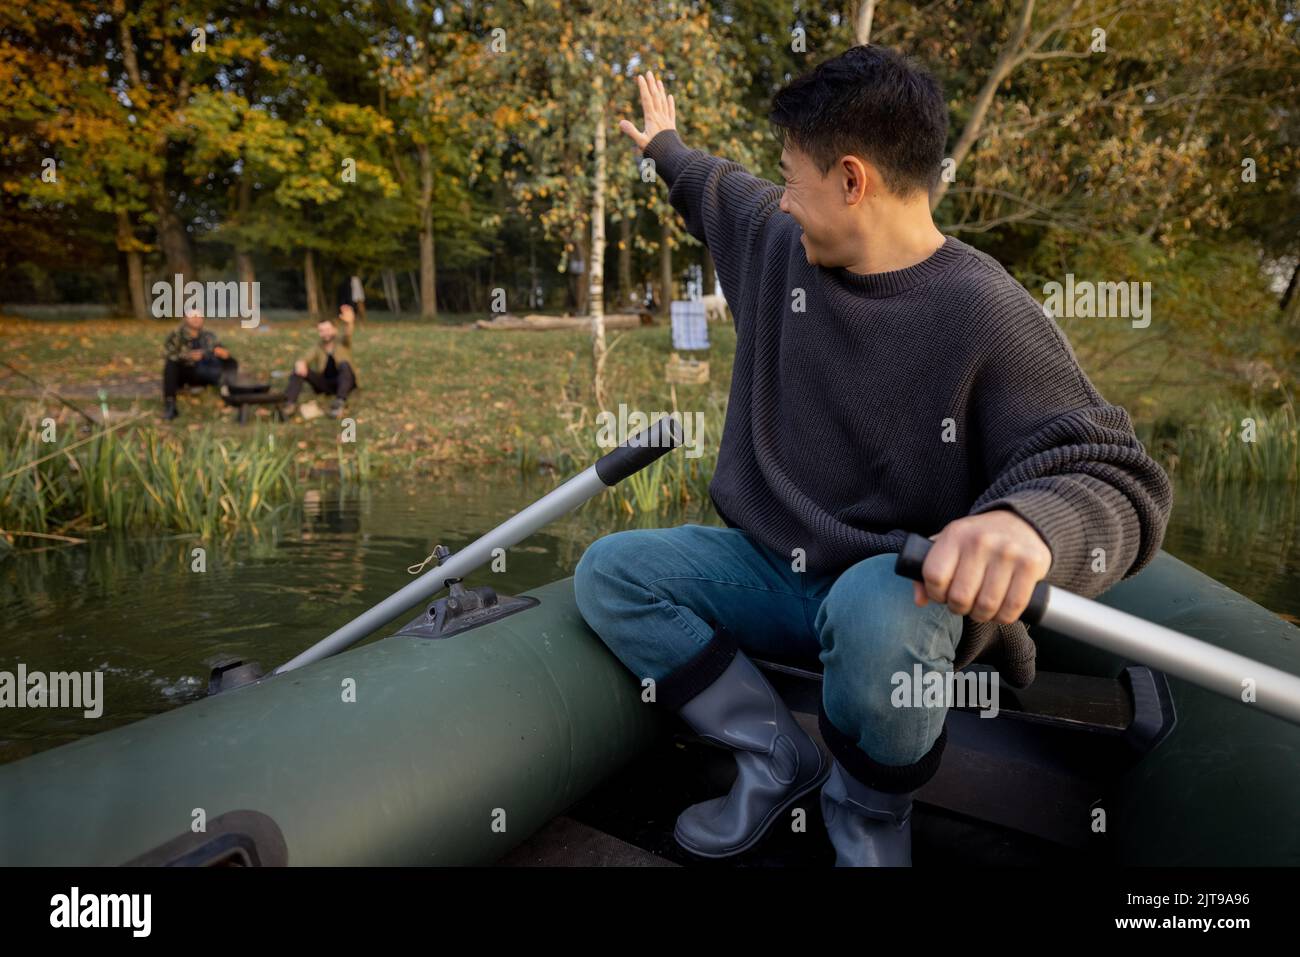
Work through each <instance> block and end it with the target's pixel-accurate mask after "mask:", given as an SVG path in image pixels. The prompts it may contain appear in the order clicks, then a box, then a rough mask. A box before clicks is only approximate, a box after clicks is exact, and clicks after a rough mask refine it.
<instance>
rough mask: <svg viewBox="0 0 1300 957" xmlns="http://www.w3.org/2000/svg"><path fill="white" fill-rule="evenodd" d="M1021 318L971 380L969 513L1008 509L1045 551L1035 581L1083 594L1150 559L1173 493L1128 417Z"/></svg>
mask: <svg viewBox="0 0 1300 957" xmlns="http://www.w3.org/2000/svg"><path fill="white" fill-rule="evenodd" d="M1022 315H1023V313H1022ZM1024 319H1025V321H1024V322H1023V323H1022V324H1020V325H1018V326H1017V327H1016V331H1015V333H1014V335H1011V336H1008V337H1006V339H1005V341H1003V342H1002V343H1000V344H999V347H998V348H996V349H993V350H991V351H990V355H989V357H988V358H987V359H986V360H985V362H984V364H983V368H982V369H981V370H980V372H979V374H978V375H977V376H976V381H975V386H974V410H975V422H974V426H975V428H976V429H977V444H978V446H979V448H980V450H981V454H980V458H982V460H983V465H984V469H985V473H986V475H987V477H988V479H989V484H988V488H987V490H986V491H985V492H984V494H983V495H981V496H980V497H979V499H978V500H977V501H976V502H975V504H974V506H973V507H972V509H971V514H972V515H974V514H980V513H983V512H988V511H990V510H992V509H998V508H1005V509H1010V510H1011V511H1013V512H1015V513H1016V514H1017V515H1019V516H1020V517H1021V518H1023V519H1024V520H1025V521H1027V522H1028V523H1029V524H1030V525H1032V526H1033V527H1034V529H1035V530H1036V531H1037V532H1038V533H1039V535H1040V536H1041V537H1042V539H1043V541H1045V542H1046V543H1047V546H1048V547H1049V548H1050V549H1051V551H1052V566H1051V569H1050V571H1049V572H1048V575H1047V581H1048V582H1050V583H1051V584H1053V585H1059V586H1061V587H1063V588H1066V589H1068V590H1070V591H1074V592H1077V593H1079V594H1081V595H1084V596H1087V597H1093V596H1096V595H1099V594H1101V593H1102V592H1103V591H1105V590H1106V589H1107V588H1109V587H1110V586H1111V585H1113V584H1115V583H1116V582H1118V581H1120V580H1121V579H1123V578H1127V577H1128V576H1130V575H1133V574H1136V573H1137V572H1138V571H1139V570H1140V569H1141V568H1142V567H1143V566H1145V565H1146V564H1147V562H1149V561H1150V560H1151V559H1152V558H1154V557H1155V554H1156V552H1157V551H1159V549H1160V544H1161V542H1162V540H1163V538H1164V532H1165V526H1166V524H1167V522H1168V520H1169V510H1170V507H1171V505H1172V502H1173V494H1172V490H1171V487H1170V484H1169V478H1168V476H1166V475H1165V473H1164V470H1162V469H1161V468H1160V466H1159V465H1157V464H1156V463H1155V462H1154V461H1153V460H1152V459H1151V457H1150V456H1148V455H1147V453H1146V451H1145V450H1144V449H1143V447H1142V443H1141V442H1139V441H1138V439H1137V437H1136V436H1135V435H1134V433H1133V426H1132V423H1131V422H1130V420H1129V416H1128V413H1127V412H1125V411H1124V409H1122V408H1120V407H1118V406H1114V405H1110V404H1108V403H1107V402H1105V400H1103V399H1102V397H1101V395H1100V394H1099V393H1098V392H1097V391H1096V389H1095V388H1093V386H1092V384H1091V383H1090V382H1089V381H1088V379H1087V377H1086V376H1085V375H1084V374H1083V370H1082V369H1080V368H1079V366H1078V362H1077V360H1076V359H1075V357H1074V353H1073V351H1072V350H1071V349H1070V347H1069V345H1068V343H1066V341H1065V339H1064V337H1063V336H1062V335H1061V333H1060V330H1059V329H1057V328H1056V326H1055V324H1054V323H1052V321H1051V320H1050V319H1047V318H1046V317H1045V316H1043V315H1042V313H1041V312H1040V311H1037V310H1034V315H1025V316H1024Z"/></svg>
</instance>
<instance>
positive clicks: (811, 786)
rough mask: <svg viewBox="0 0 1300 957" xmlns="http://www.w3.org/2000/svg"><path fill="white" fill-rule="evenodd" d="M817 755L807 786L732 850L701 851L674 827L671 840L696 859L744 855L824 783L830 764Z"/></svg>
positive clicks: (792, 796) (782, 803)
mask: <svg viewBox="0 0 1300 957" xmlns="http://www.w3.org/2000/svg"><path fill="white" fill-rule="evenodd" d="M817 753H818V754H819V755H821V764H820V765H819V766H818V768H817V774H816V776H815V777H813V779H812V780H811V781H810V782H809V783H808V784H805V785H804V786H803V787H801V788H800V789H799V790H797V791H795V792H794V793H793V794H791V795H790V796H789V797H788V798H786V799H785V800H784V801H782V802H781V803H780V804H778V805H776V807H774V808H772V810H771V811H769V812H768V813H767V816H766V817H764V818H763V823H762V824H760V825H759V826H758V827H757V828H756V829H755V830H754V833H753V834H751V835H750V836H749V837H748V838H746V839H745V842H744V843H743V844H737V845H736V846H735V847H734V848H732V849H731V850H727V851H703V850H700V849H699V848H696V847H692V846H691V845H690V844H687V843H686V842H685V841H683V840H682V837H681V835H680V834H678V833H677V828H676V827H674V828H673V840H674V841H676V842H677V845H678V846H679V847H680V848H681V849H682V850H684V851H687V852H689V853H691V854H694V855H695V856H696V857H705V858H708V859H710V860H721V859H722V858H726V857H735V856H736V855H737V854H744V853H745V852H746V851H747V850H749V849H750V848H751V847H753V846H754V845H755V844H757V843H758V842H759V841H761V840H762V839H763V838H764V837H765V836H766V835H767V831H768V828H770V827H771V826H772V823H773V822H774V821H775V820H776V819H777V817H778V816H780V815H781V814H783V813H784V812H785V811H787V810H789V808H790V806H791V805H793V804H796V803H798V802H799V800H800V799H801V798H803V797H805V796H807V795H808V794H810V793H811V792H813V791H815V790H817V789H818V788H819V787H821V786H822V785H823V784H825V783H826V779H827V778H829V777H830V776H831V762H830V761H829V760H828V759H827V757H826V754H825V753H824V752H823V751H822V749H821V748H818V749H817Z"/></svg>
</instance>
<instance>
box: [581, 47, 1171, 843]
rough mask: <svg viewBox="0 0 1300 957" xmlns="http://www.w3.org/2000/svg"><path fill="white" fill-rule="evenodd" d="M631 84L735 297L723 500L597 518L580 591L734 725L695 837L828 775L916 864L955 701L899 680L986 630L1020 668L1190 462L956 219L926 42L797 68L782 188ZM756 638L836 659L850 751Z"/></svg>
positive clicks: (860, 828) (834, 695)
mask: <svg viewBox="0 0 1300 957" xmlns="http://www.w3.org/2000/svg"><path fill="white" fill-rule="evenodd" d="M637 84H638V87H639V91H640V96H641V105H642V109H643V113H644V129H643V130H641V129H637V127H636V126H635V125H634V124H633V123H631V122H630V121H628V120H624V121H623V122H622V123H621V128H622V130H623V132H624V133H626V134H627V135H628V136H629V137H630V138H631V139H632V140H633V141H634V142H635V143H636V146H637V147H638V148H639V149H640V150H641V152H642V153H643V154H644V156H645V157H646V158H648V159H649V160H651V161H652V162H653V164H654V169H655V171H656V174H657V178H659V179H662V180H663V181H664V182H665V184H666V185H667V186H668V188H669V193H668V196H669V200H670V201H671V202H672V204H673V206H674V207H675V208H676V209H677V211H678V212H679V213H680V214H681V215H682V217H683V218H684V220H685V223H686V227H687V228H688V230H689V231H690V233H691V235H693V236H695V238H697V239H698V240H700V241H701V242H703V243H704V244H705V245H706V246H707V247H708V249H709V251H710V252H711V253H712V254H713V258H714V261H715V263H716V264H717V271H718V275H719V277H720V278H721V281H722V287H723V291H724V292H725V294H726V298H727V302H728V303H729V304H730V306H731V309H732V313H733V316H734V319H735V327H736V335H737V342H736V358H735V368H734V372H733V377H732V384H731V396H730V403H729V406H728V409H727V418H726V425H725V428H724V431H723V436H722V443H721V447H720V450H719V457H718V464H717V469H716V471H715V473H714V476H713V480H712V484H711V485H710V496H711V498H712V500H713V503H714V505H715V506H716V508H717V510H718V513H719V515H720V516H721V517H722V519H723V521H724V522H725V523H726V526H727V527H725V528H708V527H701V526H697V525H686V526H682V527H679V528H670V529H660V530H636V531H625V532H619V533H617V534H614V535H610V536H607V537H605V538H603V539H600V540H599V541H597V542H595V543H593V545H592V546H591V547H590V548H589V549H588V550H587V552H586V554H585V555H584V556H583V558H582V561H581V562H580V563H579V565H578V569H577V573H576V584H575V587H576V593H577V600H578V605H579V608H580V609H581V611H582V614H583V616H584V617H585V618H586V620H587V622H588V623H589V624H590V625H591V627H592V629H593V630H594V631H596V633H597V634H599V635H600V637H601V639H602V640H603V641H604V642H605V643H606V644H607V645H608V646H609V647H610V649H611V650H612V651H613V652H614V654H615V655H617V656H618V657H619V659H620V660H621V661H622V662H623V663H624V664H625V665H626V666H627V667H628V668H629V669H631V671H632V672H633V673H634V674H635V675H637V676H638V678H640V679H641V680H642V681H643V682H647V679H648V683H647V687H653V688H654V698H655V701H656V703H657V704H658V705H660V706H664V707H667V708H670V709H672V710H674V711H676V712H677V713H679V714H680V716H681V717H682V718H683V719H684V720H685V721H686V723H687V724H688V725H690V727H691V728H692V729H694V730H695V731H696V732H697V733H698V734H700V735H701V736H703V737H705V738H707V739H710V740H712V741H714V742H716V743H719V744H722V745H724V746H727V747H729V748H731V749H732V750H733V751H734V753H735V758H736V763H737V768H738V775H737V777H736V781H735V784H734V786H733V787H732V788H731V791H730V793H728V794H727V795H725V796H723V797H719V798H716V799H714V800H711V801H706V802H704V803H702V804H697V805H694V806H693V807H689V808H687V809H686V810H684V811H683V812H682V813H681V815H680V817H679V818H678V820H677V825H676V829H675V835H676V838H677V841H678V842H679V843H680V844H681V845H682V846H683V847H685V848H686V849H687V850H689V851H691V852H693V853H695V854H698V855H701V856H704V857H727V856H730V855H733V854H738V853H740V852H742V851H744V850H747V849H748V848H750V847H752V846H753V845H754V844H755V842H757V841H758V840H759V839H760V838H761V837H762V836H763V834H764V833H765V832H766V830H767V829H768V828H769V827H770V826H771V825H773V824H774V823H776V822H778V821H781V820H784V819H786V818H788V814H787V812H788V811H789V809H790V808H791V807H792V806H793V805H794V804H795V803H796V802H797V801H799V800H800V799H801V798H803V797H804V796H805V795H809V794H811V793H813V792H814V791H815V790H816V789H819V788H820V800H821V808H822V812H823V817H824V819H825V822H826V829H827V832H828V833H829V837H830V840H831V842H832V844H833V845H834V848H835V851H836V860H837V863H838V864H839V865H842V866H854V865H856V866H872V865H909V864H910V863H911V826H910V821H911V812H912V794H913V792H915V791H916V790H917V789H918V788H919V787H921V786H922V785H923V784H925V782H926V781H928V780H929V779H930V777H931V776H932V775H933V774H934V773H935V771H936V770H937V768H938V766H939V762H940V759H941V757H942V754H943V749H944V742H945V740H946V736H945V732H944V722H945V718H946V716H947V709H948V705H949V704H950V703H951V702H949V701H946V700H945V701H943V702H942V703H936V702H934V701H933V700H931V698H932V697H933V696H928V695H927V696H924V698H923V697H922V696H921V695H920V694H919V692H917V693H915V694H914V693H900V690H901V691H903V692H906V688H905V687H904V686H905V685H907V684H908V683H909V682H912V681H913V680H914V679H915V677H916V676H918V675H919V676H923V677H927V676H932V675H938V676H940V677H941V678H943V679H944V682H945V685H946V683H947V676H948V674H949V673H950V672H952V671H953V670H954V669H960V668H962V667H964V666H965V665H967V664H969V663H970V662H972V661H974V660H975V659H976V658H979V659H981V660H982V661H986V662H988V663H990V664H993V665H994V666H995V667H996V668H997V670H998V672H999V673H1000V675H1001V678H1002V680H1003V681H1006V682H1008V683H1009V684H1011V685H1012V686H1015V687H1023V686H1025V685H1027V684H1028V683H1029V682H1030V681H1031V680H1032V678H1033V674H1034V645H1033V642H1032V641H1031V640H1030V638H1029V636H1028V633H1027V631H1026V630H1025V627H1024V626H1023V625H1022V624H1020V623H1019V622H1018V621H1017V619H1018V617H1019V615H1020V614H1021V612H1022V611H1023V610H1024V608H1025V607H1026V605H1027V604H1028V601H1029V598H1030V595H1031V592H1032V589H1033V586H1034V584H1035V583H1036V582H1038V581H1039V580H1041V579H1046V580H1047V581H1049V582H1051V583H1052V584H1054V585H1059V586H1062V587H1064V588H1066V589H1069V590H1071V591H1074V592H1077V593H1080V594H1083V595H1086V596H1095V595H1097V594H1099V593H1101V592H1103V591H1105V590H1106V589H1107V588H1108V587H1110V586H1111V585H1113V584H1114V583H1115V582H1117V581H1119V580H1120V579H1122V578H1125V577H1127V576H1129V575H1132V574H1134V573H1136V572H1137V571H1138V570H1139V569H1141V568H1142V567H1143V565H1145V564H1146V563H1147V562H1148V561H1150V560H1151V558H1152V557H1153V556H1154V555H1155V554H1156V552H1157V551H1158V549H1159V547H1160V544H1161V540H1162V538H1163V535H1164V529H1165V524H1166V521H1167V519H1168V515H1169V509H1170V505H1171V501H1172V495H1171V490H1170V485H1169V481H1168V478H1167V477H1166V475H1165V474H1164V472H1162V471H1161V469H1160V468H1159V467H1158V466H1157V465H1156V464H1155V463H1154V462H1153V461H1152V460H1151V459H1150V457H1148V455H1147V454H1146V452H1145V451H1144V449H1143V448H1142V446H1141V444H1140V443H1139V442H1138V441H1137V439H1136V438H1135V437H1134V434H1133V429H1132V425H1131V422H1130V420H1129V417H1128V414H1127V413H1126V412H1125V411H1124V410H1123V409H1122V408H1119V407H1116V406H1113V405H1110V404H1109V403H1107V402H1106V401H1105V399H1103V398H1102V396H1101V395H1100V394H1098V392H1097V390H1096V389H1095V388H1094V387H1093V385H1092V383H1091V382H1089V380H1088V378H1087V377H1086V376H1085V375H1084V373H1083V371H1082V370H1081V369H1080V368H1079V365H1078V363H1077V361H1076V360H1075V357H1074V354H1073V352H1072V350H1071V349H1070V346H1069V345H1068V344H1067V343H1066V341H1065V339H1064V337H1063V336H1062V334H1061V332H1060V331H1059V329H1058V328H1057V326H1056V324H1055V323H1054V322H1053V320H1052V319H1051V318H1050V317H1049V316H1047V315H1045V314H1044V311H1043V308H1042V307H1041V306H1040V305H1039V304H1038V303H1037V302H1036V301H1035V300H1034V298H1033V297H1032V296H1031V295H1030V294H1029V293H1028V292H1027V291H1026V290H1025V289H1024V288H1023V287H1022V286H1020V285H1019V283H1017V282H1016V281H1015V280H1014V279H1012V278H1011V276H1010V275H1009V274H1008V273H1007V272H1006V271H1005V270H1004V269H1003V268H1002V267H1001V266H1000V265H999V264H998V263H997V262H996V261H995V260H994V259H992V258H991V257H990V256H988V255H986V254H984V253H982V252H980V251H978V250H976V249H974V248H972V247H970V246H968V245H966V244H965V243H963V242H961V241H959V240H957V239H955V238H953V237H951V236H945V235H943V234H942V233H941V232H940V231H939V230H938V229H937V228H936V227H935V225H934V221H933V219H932V218H931V214H930V195H931V191H932V190H933V189H934V187H935V186H936V184H937V183H938V181H939V176H940V171H941V169H942V166H943V162H944V150H945V143H946V139H947V126H948V120H947V110H946V107H945V103H944V97H943V94H942V91H941V90H940V87H939V84H938V83H937V82H936V80H935V79H934V78H933V77H932V76H931V75H930V74H929V73H927V72H926V71H925V70H924V69H923V68H921V67H920V66H918V65H917V64H915V63H914V62H913V61H911V60H910V59H908V58H905V57H903V56H901V55H899V54H897V53H895V52H892V51H890V50H888V49H885V48H881V47H875V46H860V47H856V48H854V49H851V50H849V51H848V52H846V53H844V54H842V55H841V56H838V57H835V58H834V59H832V60H829V61H827V62H825V63H823V64H821V65H820V66H818V67H817V68H815V69H814V70H813V71H812V72H810V73H808V74H806V75H805V76H802V77H800V78H798V79H796V80H794V81H793V82H792V83H790V84H789V85H788V86H786V87H785V88H784V89H782V90H781V91H780V92H778V93H777V94H776V96H775V98H774V100H773V104H772V114H771V119H772V121H773V123H774V124H775V125H776V126H777V127H778V128H779V129H781V130H782V132H783V135H784V148H783V150H782V152H781V160H780V167H781V172H782V176H783V178H784V180H785V184H784V187H782V186H778V185H775V184H773V183H770V182H767V181H765V180H762V179H758V178H756V177H754V176H752V175H750V174H749V173H747V172H746V171H745V170H744V169H743V168H741V167H740V166H738V165H737V164H735V163H732V162H729V161H727V160H724V159H720V158H717V157H714V156H710V155H709V154H707V153H705V152H702V151H700V150H696V149H690V148H688V147H687V146H685V145H683V143H682V140H681V139H680V138H679V136H678V133H677V131H676V122H675V120H676V104H675V102H674V99H673V97H671V96H669V95H668V93H667V91H666V89H665V88H664V84H663V82H662V81H661V80H660V79H659V78H658V77H655V76H654V75H653V74H647V75H645V76H642V77H638V78H637ZM909 531H915V532H922V533H925V534H928V535H931V536H932V538H933V539H934V541H935V545H934V547H933V548H932V549H931V551H930V553H929V556H928V558H927V559H926V562H925V566H924V579H925V581H924V584H920V583H913V582H909V581H906V580H904V579H902V578H900V577H898V576H897V575H895V574H894V571H893V566H894V560H895V556H894V553H896V552H897V551H898V550H899V548H900V547H901V544H902V541H903V539H904V537H905V535H906V533H907V532H909ZM751 655H752V656H754V657H759V658H768V659H787V660H791V659H794V660H797V659H807V658H811V657H812V656H814V655H815V656H818V657H819V658H820V660H821V663H822V666H823V672H824V683H823V696H822V704H821V714H820V716H819V719H820V728H821V732H822V737H823V739H824V740H825V742H826V744H827V747H828V749H829V751H830V754H829V755H825V754H823V752H822V751H821V749H820V748H819V746H818V745H817V743H816V742H815V741H814V739H813V738H812V737H810V736H809V735H808V734H807V733H806V732H805V731H804V730H803V729H802V728H801V727H800V726H799V725H798V724H797V723H796V722H795V720H794V718H793V717H792V716H791V714H790V712H789V711H788V710H787V709H786V708H785V706H784V705H783V704H782V702H781V700H780V698H779V697H778V696H777V694H776V692H775V691H774V690H773V689H772V687H771V686H770V685H769V684H768V682H767V680H766V679H765V678H764V676H763V675H762V673H761V672H760V671H759V670H758V669H757V668H756V667H755V666H754V664H753V663H752V661H751V659H750V657H749V656H751ZM918 699H920V700H924V701H925V702H926V704H925V705H917V704H916V702H917V701H918Z"/></svg>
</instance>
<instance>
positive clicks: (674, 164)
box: [645, 130, 699, 186]
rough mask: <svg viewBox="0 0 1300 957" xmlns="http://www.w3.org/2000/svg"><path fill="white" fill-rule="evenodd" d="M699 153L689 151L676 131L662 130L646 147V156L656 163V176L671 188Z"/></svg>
mask: <svg viewBox="0 0 1300 957" xmlns="http://www.w3.org/2000/svg"><path fill="white" fill-rule="evenodd" d="M698 152H699V151H698V150H693V149H688V148H687V146H686V145H685V144H684V143H683V142H682V141H681V138H680V137H679V136H678V135H677V131H676V130H661V131H660V132H658V133H656V134H655V137H654V139H652V140H651V141H650V142H649V143H647V144H646V146H645V156H647V157H648V158H650V159H651V160H653V161H654V164H655V175H657V176H659V177H660V178H662V179H663V180H664V181H665V182H666V183H668V185H670V186H671V185H672V183H673V180H675V179H676V178H677V174H678V173H680V172H681V171H682V170H683V169H685V168H686V165H687V164H688V163H690V161H691V160H692V159H693V158H694V157H695V155H696V154H697V153H698Z"/></svg>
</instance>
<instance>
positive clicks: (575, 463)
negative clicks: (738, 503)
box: [516, 400, 726, 515]
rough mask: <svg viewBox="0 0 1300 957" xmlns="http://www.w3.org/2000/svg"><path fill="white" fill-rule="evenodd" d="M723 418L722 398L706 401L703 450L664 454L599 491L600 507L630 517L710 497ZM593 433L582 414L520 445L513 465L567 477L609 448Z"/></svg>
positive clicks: (705, 499) (593, 427)
mask: <svg viewBox="0 0 1300 957" xmlns="http://www.w3.org/2000/svg"><path fill="white" fill-rule="evenodd" d="M725 416H726V402H725V400H722V401H710V402H709V403H708V405H707V407H706V409H705V410H704V435H703V441H702V443H701V454H700V455H699V456H698V457H697V458H688V457H687V456H686V450H685V449H675V450H673V451H671V452H668V453H667V454H666V455H663V456H662V457H660V458H658V459H656V460H655V461H654V463H652V464H651V465H649V466H647V467H646V468H644V469H642V470H641V471H640V472H637V473H635V474H633V475H630V476H629V477H628V478H626V479H624V480H623V481H622V482H620V483H619V484H618V485H616V486H614V487H613V488H611V489H610V490H609V491H608V492H606V493H605V494H604V495H602V496H601V497H600V501H601V502H603V503H604V507H607V508H610V509H613V510H614V511H617V512H623V513H625V514H628V515H654V514H659V513H664V512H670V511H678V510H680V509H681V508H682V507H683V506H690V505H694V504H700V503H703V502H706V501H708V496H709V482H710V480H711V479H712V478H713V470H714V466H715V465H716V464H717V460H718V448H717V443H718V439H719V437H720V436H721V435H722V425H723V420H724V418H725ZM597 434H598V430H597V428H596V427H595V426H594V425H591V424H590V422H589V421H588V420H587V419H586V417H585V416H582V417H580V418H579V420H578V421H577V422H571V423H570V427H569V428H568V429H566V430H564V431H562V432H560V433H559V434H558V435H556V436H550V437H548V438H546V439H544V440H542V441H541V442H534V443H524V444H522V445H521V446H520V448H519V450H518V451H517V452H516V464H517V465H518V467H519V469H520V471H522V472H524V473H525V474H533V473H536V472H537V471H539V470H540V469H544V468H546V469H551V470H552V471H554V472H556V473H558V475H559V476H561V477H564V478H567V477H569V476H570V475H573V474H574V473H576V472H579V471H581V470H582V469H584V468H586V467H587V466H589V465H591V464H592V463H593V462H595V461H596V460H597V459H598V458H600V457H601V456H602V455H604V454H605V453H606V452H608V451H609V449H607V448H602V447H601V445H600V443H599V442H598V441H597Z"/></svg>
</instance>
